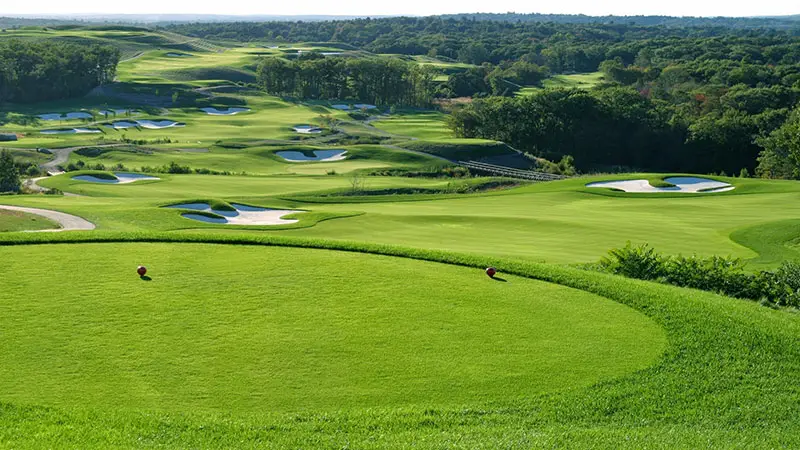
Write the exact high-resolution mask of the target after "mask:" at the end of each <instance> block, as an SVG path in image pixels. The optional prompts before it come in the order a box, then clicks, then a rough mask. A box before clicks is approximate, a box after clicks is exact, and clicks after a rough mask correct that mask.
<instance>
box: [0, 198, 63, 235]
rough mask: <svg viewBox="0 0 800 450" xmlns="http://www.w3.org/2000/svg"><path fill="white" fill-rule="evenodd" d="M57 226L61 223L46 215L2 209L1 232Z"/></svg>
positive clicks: (45, 228)
mask: <svg viewBox="0 0 800 450" xmlns="http://www.w3.org/2000/svg"><path fill="white" fill-rule="evenodd" d="M0 199H2V197H0ZM56 228H59V225H58V224H57V223H55V222H53V221H52V220H50V219H48V218H46V217H42V216H38V215H36V214H28V213H24V212H20V211H9V210H5V209H0V232H4V231H35V230H52V229H56Z"/></svg>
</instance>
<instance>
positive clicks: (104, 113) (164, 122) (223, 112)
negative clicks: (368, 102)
mask: <svg viewBox="0 0 800 450" xmlns="http://www.w3.org/2000/svg"><path fill="white" fill-rule="evenodd" d="M200 110H201V111H203V112H205V113H206V114H208V115H211V116H233V115H236V114H240V113H244V112H249V111H250V108H240V107H230V108H215V107H205V108H200ZM136 114H139V111H137V110H134V109H112V110H100V111H98V113H97V114H92V113H90V112H86V111H73V112H68V113H47V114H39V115H38V116H37V117H38V118H39V119H40V120H43V121H47V122H53V121H70V120H83V121H89V120H95V119H97V118H98V117H102V118H105V119H108V118H109V117H119V116H123V115H124V116H132V115H136ZM103 126H104V127H106V128H111V129H113V130H127V129H130V128H137V129H142V128H143V129H148V130H163V129H165V128H177V127H184V126H186V124H185V123H181V122H176V121H174V120H168V119H161V120H152V119H126V120H116V121H112V122H109V123H106V124H103ZM298 127H300V128H301V129H302V130H305V129H304V128H302V127H303V126H298ZM312 128H313V129H314V130H317V128H314V127H309V129H312ZM102 132H103V131H102V130H101V129H99V128H88V127H75V128H59V129H53V130H42V131H40V133H41V134H45V135H56V134H96V133H102ZM298 132H302V133H311V134H313V133H317V131H298ZM319 132H320V133H321V132H322V130H319Z"/></svg>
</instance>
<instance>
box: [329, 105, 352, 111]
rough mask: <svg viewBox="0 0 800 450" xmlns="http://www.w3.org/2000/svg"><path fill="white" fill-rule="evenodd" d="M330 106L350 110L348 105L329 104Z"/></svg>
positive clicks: (340, 109)
mask: <svg viewBox="0 0 800 450" xmlns="http://www.w3.org/2000/svg"><path fill="white" fill-rule="evenodd" d="M331 108H333V109H338V110H339V111H348V110H350V105H331Z"/></svg>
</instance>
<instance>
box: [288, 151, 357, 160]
mask: <svg viewBox="0 0 800 450" xmlns="http://www.w3.org/2000/svg"><path fill="white" fill-rule="evenodd" d="M312 153H313V154H314V156H308V155H306V154H304V153H303V152H297V151H289V150H285V151H280V152H275V154H276V155H278V156H280V157H281V158H283V159H285V160H286V161H289V162H308V161H318V162H329V161H341V160H343V159H345V158H347V150H314V151H313V152H312Z"/></svg>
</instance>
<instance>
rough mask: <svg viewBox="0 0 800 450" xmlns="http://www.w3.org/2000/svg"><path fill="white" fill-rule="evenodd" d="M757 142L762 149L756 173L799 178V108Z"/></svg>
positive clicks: (772, 176) (765, 175)
mask: <svg viewBox="0 0 800 450" xmlns="http://www.w3.org/2000/svg"><path fill="white" fill-rule="evenodd" d="M759 144H760V145H761V146H763V147H764V151H762V152H761V154H760V156H759V157H758V168H757V169H756V174H758V175H759V176H762V177H765V178H791V179H795V180H796V179H800V108H798V109H796V110H795V111H794V113H793V114H792V115H791V117H790V118H789V119H788V120H787V121H786V122H785V123H784V124H783V125H781V127H780V128H778V129H777V130H775V131H774V132H772V134H770V135H769V136H768V137H764V138H762V139H761V140H760V141H759Z"/></svg>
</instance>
